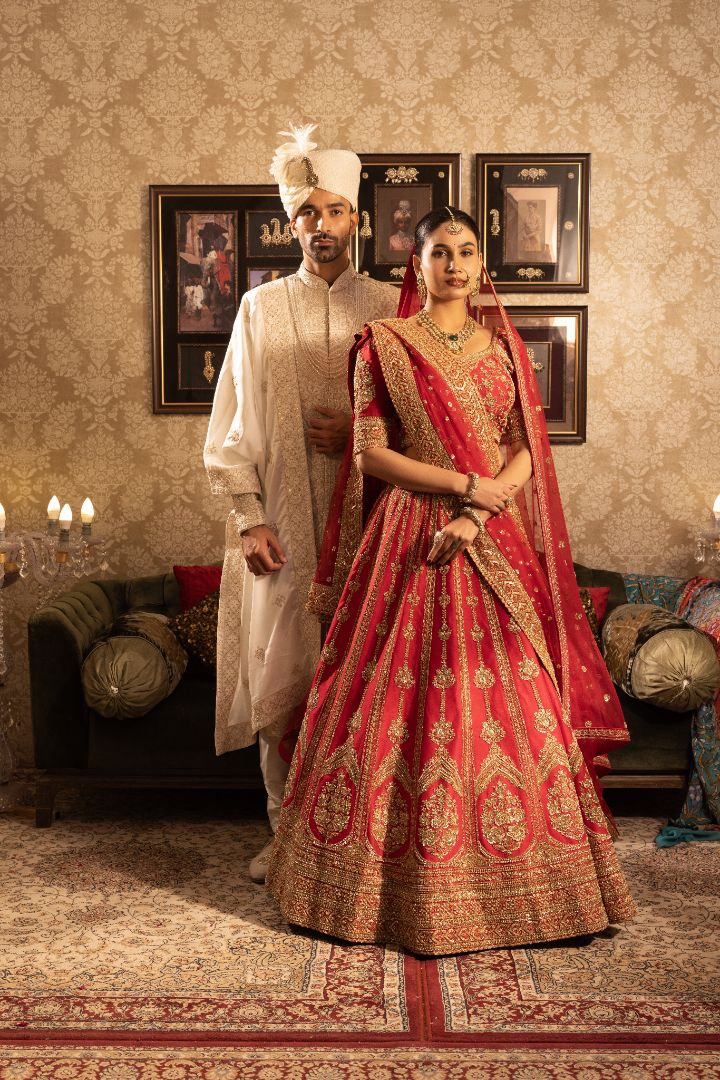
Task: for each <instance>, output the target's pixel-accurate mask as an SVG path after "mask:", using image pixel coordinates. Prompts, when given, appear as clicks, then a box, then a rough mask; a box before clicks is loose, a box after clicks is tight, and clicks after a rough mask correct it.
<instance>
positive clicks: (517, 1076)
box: [0, 1047, 720, 1080]
mask: <svg viewBox="0 0 720 1080" xmlns="http://www.w3.org/2000/svg"><path fill="white" fill-rule="evenodd" d="M0 1076H2V1077H3V1080H306V1078H307V1080H486V1078H489V1077H491V1078H492V1080H715V1078H717V1077H718V1076H720V1065H719V1064H718V1059H717V1055H716V1054H713V1053H711V1052H708V1051H706V1050H694V1051H692V1050H691V1051H680V1052H678V1051H672V1050H671V1051H668V1050H667V1049H665V1050H618V1049H616V1048H615V1049H609V1050H583V1049H578V1050H557V1049H552V1050H547V1049H545V1050H530V1049H527V1050H526V1049H509V1050H496V1049H490V1050H484V1049H483V1050H472V1049H467V1048H465V1049H463V1050H447V1049H443V1050H433V1049H424V1048H418V1049H405V1050H397V1051H395V1052H394V1053H393V1054H392V1057H389V1056H388V1054H387V1052H386V1051H384V1050H368V1049H362V1048H357V1049H352V1050H344V1049H343V1050H338V1049H337V1048H336V1049H333V1050H328V1049H314V1048H309V1047H302V1048H300V1049H298V1048H297V1047H293V1048H292V1050H290V1051H288V1049H287V1048H283V1049H279V1048H270V1049H266V1050H256V1049H252V1050H248V1049H241V1050H240V1049H232V1050H220V1051H218V1050H215V1049H212V1050H210V1049H185V1048H183V1049H171V1050H168V1049H162V1050H158V1049H152V1050H135V1049H116V1048H112V1049H110V1050H108V1049H103V1050H91V1049H86V1048H72V1049H70V1048H67V1047H63V1048H60V1049H58V1048H54V1047H51V1048H43V1049H42V1050H30V1049H26V1048H22V1047H10V1048H5V1049H3V1047H0Z"/></svg>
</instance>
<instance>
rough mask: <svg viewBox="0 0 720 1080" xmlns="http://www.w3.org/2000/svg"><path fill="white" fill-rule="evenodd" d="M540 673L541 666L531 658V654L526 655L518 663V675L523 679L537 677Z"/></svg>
mask: <svg viewBox="0 0 720 1080" xmlns="http://www.w3.org/2000/svg"><path fill="white" fill-rule="evenodd" d="M539 674H540V668H539V667H538V666H537V664H536V663H535V661H534V660H531V659H530V657H529V656H524V657H523V658H522V660H521V661H520V663H519V664H518V675H519V676H520V678H521V679H525V680H526V681H527V680H529V679H537V677H538V675H539Z"/></svg>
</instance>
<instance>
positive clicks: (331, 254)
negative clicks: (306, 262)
mask: <svg viewBox="0 0 720 1080" xmlns="http://www.w3.org/2000/svg"><path fill="white" fill-rule="evenodd" d="M318 240H331V241H332V245H331V246H330V247H318V246H317V241H318ZM349 243H350V236H349V235H348V236H330V235H329V234H328V233H320V234H319V235H317V236H312V237H311V238H310V241H309V243H308V248H309V251H308V254H309V255H311V256H312V257H313V259H314V260H315V262H319V263H326V262H334V260H335V259H337V258H339V257H340V256H341V255H342V253H343V251H347V247H348V244H349Z"/></svg>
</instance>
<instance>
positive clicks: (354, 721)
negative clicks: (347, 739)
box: [347, 709, 362, 735]
mask: <svg viewBox="0 0 720 1080" xmlns="http://www.w3.org/2000/svg"><path fill="white" fill-rule="evenodd" d="M361 727H362V712H361V710H360V709H356V710H355V712H354V713H353V714H352V716H351V717H350V719H349V720H348V722H347V729H348V731H350V732H352V734H353V735H357V733H358V731H359V730H360V728H361Z"/></svg>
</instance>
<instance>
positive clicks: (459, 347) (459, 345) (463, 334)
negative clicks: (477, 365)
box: [417, 308, 477, 355]
mask: <svg viewBox="0 0 720 1080" xmlns="http://www.w3.org/2000/svg"><path fill="white" fill-rule="evenodd" d="M417 318H418V322H419V323H420V325H421V326H422V327H424V328H425V330H427V332H428V334H430V336H431V337H433V338H435V340H436V341H438V342H439V343H440V344H441V345H444V346H445V348H446V349H449V350H450V352H451V353H454V354H455V355H457V354H459V353H461V352H462V351H463V349H464V348H465V346H466V345H467V343H468V341H470V339H471V338H472V337H473V335H474V334H475V331H476V330H477V323H476V322H475V320H474V319H472V318H471V317H470V316H469V315H468V317H467V318H466V319H465V323H464V325H463V327H462V329H461V330H459V331H458V332H457V333H455V334H447V333H446V332H445V331H444V330H442V329H441V328H440V327H439V326H438V324H437V323H436V322H435V320H434V319H433V317H432V316H431V315H429V314H428V312H427V311H426V310H425V308H423V309H422V311H419V312H418V316H417Z"/></svg>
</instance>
